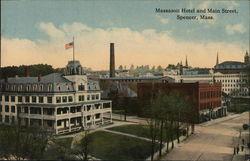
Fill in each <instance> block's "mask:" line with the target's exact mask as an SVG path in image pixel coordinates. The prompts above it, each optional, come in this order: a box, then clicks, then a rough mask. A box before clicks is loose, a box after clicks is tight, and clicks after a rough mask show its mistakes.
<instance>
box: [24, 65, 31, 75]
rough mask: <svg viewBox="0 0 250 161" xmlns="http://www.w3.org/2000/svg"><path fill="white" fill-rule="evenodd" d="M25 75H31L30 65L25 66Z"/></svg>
mask: <svg viewBox="0 0 250 161" xmlns="http://www.w3.org/2000/svg"><path fill="white" fill-rule="evenodd" d="M24 76H25V77H29V76H30V71H29V67H28V66H26V67H24Z"/></svg>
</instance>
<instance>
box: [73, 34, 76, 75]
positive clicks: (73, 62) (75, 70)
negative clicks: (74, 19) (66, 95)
mask: <svg viewBox="0 0 250 161" xmlns="http://www.w3.org/2000/svg"><path fill="white" fill-rule="evenodd" d="M73 63H74V64H73V65H74V74H76V67H75V39H74V36H73Z"/></svg>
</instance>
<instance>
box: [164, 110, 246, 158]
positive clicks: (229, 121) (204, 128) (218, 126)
mask: <svg viewBox="0 0 250 161" xmlns="http://www.w3.org/2000/svg"><path fill="white" fill-rule="evenodd" d="M248 121H249V115H248V113H247V112H245V113H242V114H239V115H232V116H227V117H226V118H220V119H216V120H213V121H211V122H208V123H204V124H201V125H198V126H196V132H195V134H194V135H192V136H191V137H190V138H189V139H188V140H187V141H185V142H184V143H183V144H180V145H179V147H178V148H175V149H173V151H171V152H170V153H169V154H167V155H166V156H165V157H163V158H162V160H195V161H198V160H223V161H231V160H244V154H245V152H240V153H239V154H236V155H234V156H233V153H234V147H236V146H237V145H238V143H239V144H241V140H240V139H239V135H240V132H239V131H240V130H239V129H240V128H242V125H243V124H244V123H247V122H248Z"/></svg>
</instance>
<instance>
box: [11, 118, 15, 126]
mask: <svg viewBox="0 0 250 161" xmlns="http://www.w3.org/2000/svg"><path fill="white" fill-rule="evenodd" d="M11 123H12V124H14V123H15V116H12V117H11Z"/></svg>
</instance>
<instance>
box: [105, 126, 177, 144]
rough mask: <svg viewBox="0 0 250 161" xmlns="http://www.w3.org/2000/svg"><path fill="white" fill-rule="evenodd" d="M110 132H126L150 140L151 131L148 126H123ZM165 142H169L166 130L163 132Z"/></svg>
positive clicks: (113, 128)
mask: <svg viewBox="0 0 250 161" xmlns="http://www.w3.org/2000/svg"><path fill="white" fill-rule="evenodd" d="M109 130H113V131H119V132H124V133H128V134H132V135H136V136H140V137H145V138H149V139H150V129H149V126H148V125H123V126H117V127H112V128H109ZM174 138H175V136H174ZM158 139H159V138H158ZM163 140H164V141H166V140H167V137H166V131H165V129H164V130H163Z"/></svg>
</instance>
